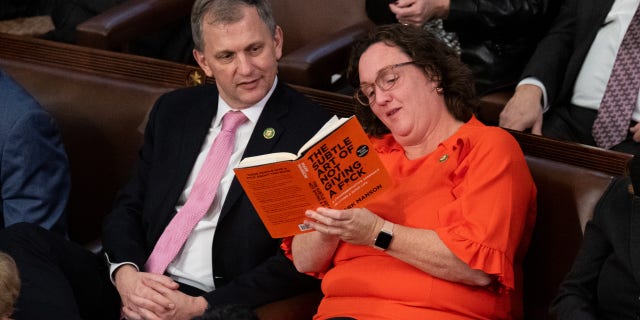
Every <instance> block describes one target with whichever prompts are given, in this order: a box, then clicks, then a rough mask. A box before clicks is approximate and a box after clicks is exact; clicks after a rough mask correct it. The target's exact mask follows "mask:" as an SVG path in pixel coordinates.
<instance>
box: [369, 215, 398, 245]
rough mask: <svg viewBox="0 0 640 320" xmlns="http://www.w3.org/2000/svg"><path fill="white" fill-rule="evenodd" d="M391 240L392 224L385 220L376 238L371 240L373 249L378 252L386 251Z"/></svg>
mask: <svg viewBox="0 0 640 320" xmlns="http://www.w3.org/2000/svg"><path fill="white" fill-rule="evenodd" d="M391 239H393V223H391V222H390V221H387V220H385V221H384V224H383V225H382V229H380V232H378V236H377V237H376V238H375V240H373V247H374V248H376V249H378V250H383V251H384V250H387V248H389V245H390V244H391Z"/></svg>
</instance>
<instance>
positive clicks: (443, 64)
mask: <svg viewBox="0 0 640 320" xmlns="http://www.w3.org/2000/svg"><path fill="white" fill-rule="evenodd" d="M378 42H383V43H385V44H387V45H390V46H393V47H397V48H399V49H400V50H401V51H403V52H404V53H406V54H407V55H408V56H409V57H411V59H412V61H414V64H415V65H416V66H418V67H420V68H422V69H423V70H424V71H425V73H426V75H427V77H429V78H431V80H433V81H436V82H437V83H438V87H440V88H442V93H443V94H444V99H445V104H446V105H447V109H448V110H449V112H450V113H451V114H452V115H453V116H454V117H455V118H456V119H458V120H461V121H464V122H466V121H468V120H469V119H470V118H471V116H472V115H473V114H474V113H475V111H476V105H477V98H476V93H475V87H474V81H473V75H472V73H471V70H470V69H469V67H467V66H466V65H465V64H464V63H463V62H462V61H460V57H459V56H458V55H457V54H456V52H455V51H454V50H453V49H451V48H450V47H449V46H447V45H446V44H445V43H444V42H442V41H441V40H440V39H438V38H437V37H436V36H435V35H433V34H432V33H431V32H429V31H427V30H424V29H423V28H420V27H415V26H406V25H402V24H398V23H397V24H389V25H382V26H378V27H376V28H375V29H373V30H372V31H371V32H369V34H367V35H366V36H365V37H364V38H362V39H360V40H359V41H358V42H357V43H356V44H355V45H354V47H353V50H352V52H351V58H350V61H349V70H348V72H347V74H348V78H349V81H350V83H351V85H352V86H353V87H354V88H358V87H360V75H359V73H358V65H359V63H360V57H361V56H362V54H363V53H364V52H365V51H366V50H367V49H368V48H369V47H370V46H371V45H373V44H375V43H378ZM380 67H384V66H380ZM358 105H359V104H358ZM356 110H357V113H358V118H359V119H360V121H361V122H362V124H363V126H364V127H365V129H366V130H367V132H368V133H369V134H371V135H373V136H381V135H382V134H385V133H388V132H389V129H388V128H387V127H386V126H385V125H384V124H383V123H382V122H381V121H380V120H379V119H378V118H377V117H376V116H375V115H374V114H373V111H371V108H368V107H363V106H360V105H359V107H358V108H356Z"/></svg>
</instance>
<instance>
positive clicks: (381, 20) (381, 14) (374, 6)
mask: <svg viewBox="0 0 640 320" xmlns="http://www.w3.org/2000/svg"><path fill="white" fill-rule="evenodd" d="M365 10H366V11H367V17H369V20H371V21H373V22H374V23H375V24H377V25H381V24H389V23H396V22H398V20H397V19H396V16H395V15H394V14H393V12H391V9H389V1H388V0H366V2H365Z"/></svg>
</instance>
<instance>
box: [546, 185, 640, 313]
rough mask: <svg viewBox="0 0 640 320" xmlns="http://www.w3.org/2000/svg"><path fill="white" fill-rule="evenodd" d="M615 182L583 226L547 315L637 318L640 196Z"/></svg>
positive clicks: (638, 304)
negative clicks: (580, 240) (583, 228)
mask: <svg viewBox="0 0 640 320" xmlns="http://www.w3.org/2000/svg"><path fill="white" fill-rule="evenodd" d="M629 183H630V181H629V178H628V177H618V178H615V179H614V180H613V181H612V183H611V185H610V186H609V188H608V189H607V191H605V193H604V194H603V195H602V197H601V199H600V201H598V204H597V205H596V208H595V210H594V213H593V219H591V220H590V221H589V222H587V225H586V227H585V231H584V237H583V240H582V245H581V247H580V250H579V251H578V254H577V256H576V259H575V261H574V263H573V267H572V268H571V271H570V272H569V273H568V274H567V276H566V278H565V279H564V281H563V283H562V284H561V285H560V288H559V289H558V295H557V296H556V299H555V300H554V301H553V304H552V307H551V311H552V313H554V314H555V316H556V319H558V320H568V319H586V320H589V319H604V320H608V319H615V320H618V319H638V316H639V313H638V312H639V311H640V297H639V296H638V292H640V198H638V197H637V196H635V195H633V194H631V193H630V190H629Z"/></svg>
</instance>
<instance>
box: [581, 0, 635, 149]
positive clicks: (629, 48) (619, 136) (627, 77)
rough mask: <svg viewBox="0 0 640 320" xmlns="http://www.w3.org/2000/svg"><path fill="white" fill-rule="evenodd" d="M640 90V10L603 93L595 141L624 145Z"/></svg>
mask: <svg viewBox="0 0 640 320" xmlns="http://www.w3.org/2000/svg"><path fill="white" fill-rule="evenodd" d="M638 90H640V6H639V7H638V9H636V13H635V14H634V15H633V18H632V19H631V23H630V24H629V28H628V29H627V32H626V33H625V35H624V38H623V39H622V43H621V44H620V49H618V54H617V56H616V61H615V63H614V65H613V70H612V71H611V77H610V78H609V82H608V83H607V88H606V89H605V91H604V96H603V97H602V102H601V103H600V108H599V109H598V116H597V117H596V120H595V121H594V123H593V129H592V130H593V139H594V140H595V141H596V144H597V145H598V146H599V147H602V148H605V149H609V148H611V147H613V146H615V145H617V144H618V143H620V142H622V141H623V140H624V139H625V138H626V137H627V133H628V132H629V124H630V123H631V114H632V113H633V110H634V109H635V106H636V101H637V99H638Z"/></svg>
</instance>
